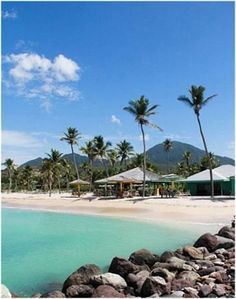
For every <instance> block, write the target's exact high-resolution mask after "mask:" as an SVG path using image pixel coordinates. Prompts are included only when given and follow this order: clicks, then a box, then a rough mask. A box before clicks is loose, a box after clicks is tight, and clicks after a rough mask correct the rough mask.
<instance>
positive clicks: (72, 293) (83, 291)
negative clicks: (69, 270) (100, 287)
mask: <svg viewBox="0 0 236 299" xmlns="http://www.w3.org/2000/svg"><path fill="white" fill-rule="evenodd" d="M93 291H94V288H93V287H92V286H90V285H85V284H81V285H72V286H70V287H69V288H67V290H66V297H69V298H89V297H91V296H92V294H93Z"/></svg>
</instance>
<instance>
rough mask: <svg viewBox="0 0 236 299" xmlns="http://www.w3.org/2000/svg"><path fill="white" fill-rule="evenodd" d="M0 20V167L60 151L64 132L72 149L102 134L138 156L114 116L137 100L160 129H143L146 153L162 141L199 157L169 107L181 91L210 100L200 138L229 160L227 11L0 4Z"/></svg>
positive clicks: (207, 6)
mask: <svg viewBox="0 0 236 299" xmlns="http://www.w3.org/2000/svg"><path fill="white" fill-rule="evenodd" d="M186 10H188V14H185V11H186ZM2 11H3V13H2V38H3V41H4V42H3V46H2V55H3V64H2V74H3V84H2V99H3V100H2V162H3V161H4V160H5V159H6V158H12V159H13V160H14V161H15V163H16V164H18V165H21V164H22V163H24V162H27V161H29V160H32V159H35V157H42V155H43V154H42V153H47V152H49V151H50V149H51V148H56V149H58V150H59V151H60V152H63V153H67V152H69V147H68V145H67V144H66V143H65V142H62V141H60V140H59V138H60V137H62V135H63V132H65V131H66V128H67V127H69V126H71V127H76V128H77V129H78V130H79V131H80V132H81V133H82V135H83V136H84V138H83V139H81V140H80V141H79V146H80V147H81V146H82V145H83V144H84V142H85V141H87V140H89V139H92V138H93V137H94V136H96V135H102V136H104V138H105V140H109V141H111V142H112V144H113V146H115V145H116V144H117V143H118V142H120V141H121V140H123V139H126V140H127V141H129V142H130V143H131V144H132V145H133V146H134V149H135V152H137V153H140V152H142V141H141V138H140V134H141V132H140V130H139V127H138V126H137V124H136V123H135V122H134V119H133V118H132V116H131V115H129V114H128V113H127V112H125V111H123V107H125V106H127V105H128V102H129V101H130V100H133V99H138V98H139V97H140V96H141V95H143V94H144V95H145V97H147V98H148V99H149V100H150V104H151V105H152V104H153V105H154V104H159V107H158V109H157V114H156V115H155V116H154V117H153V118H152V119H151V121H153V122H154V123H156V124H158V125H159V126H160V127H161V128H162V129H163V132H159V131H157V130H155V129H152V128H145V132H146V141H147V148H151V147H153V146H154V145H156V144H159V143H162V142H163V141H164V140H165V139H166V138H170V139H171V140H172V141H174V140H175V141H179V142H183V143H188V144H191V145H193V146H195V147H198V148H200V149H203V144H202V140H201V137H200V133H199V129H198V127H197V121H196V117H195V115H194V113H193V111H191V109H189V108H188V107H185V106H184V105H183V104H182V103H180V102H178V101H177V98H178V96H180V95H187V96H188V89H189V87H190V86H191V85H203V86H205V87H206V91H205V97H208V96H210V95H212V94H215V93H216V94H218V96H217V97H216V98H214V99H213V100H212V101H211V102H210V103H209V105H207V106H206V107H204V109H203V110H201V114H200V117H201V120H202V126H203V130H204V133H205V137H206V141H207V145H208V149H209V151H211V152H213V153H214V154H215V155H220V156H225V157H230V158H232V159H235V156H234V3H233V2H210V3H209V2H185V3H183V2H165V3H163V2H152V3H150V2H147V3H142V2H140V3H125V2H124V3H120V2H113V3H99V2H91V3H88V2H81V3H80V2H70V3H66V2H61V3H60V2H57V3H53V2H41V3H40V2H35V3H33V2H27V3H23V2H3V3H2ZM199 15H200V17H199ZM193 70H194V71H193ZM76 152H77V153H79V152H78V151H76ZM40 153H41V154H40ZM79 154H80V153H79Z"/></svg>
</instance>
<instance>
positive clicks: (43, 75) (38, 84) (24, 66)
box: [3, 53, 80, 111]
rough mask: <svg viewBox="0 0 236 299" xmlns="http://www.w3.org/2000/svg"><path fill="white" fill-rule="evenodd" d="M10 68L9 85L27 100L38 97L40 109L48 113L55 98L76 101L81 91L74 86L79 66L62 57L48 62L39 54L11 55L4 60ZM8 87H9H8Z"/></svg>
mask: <svg viewBox="0 0 236 299" xmlns="http://www.w3.org/2000/svg"><path fill="white" fill-rule="evenodd" d="M3 63H4V65H6V67H7V72H6V73H7V78H4V79H5V80H4V81H5V82H7V86H8V88H9V86H10V87H14V88H15V89H16V91H17V94H18V95H20V96H24V97H27V98H39V99H41V100H42V103H41V105H40V106H41V107H42V108H44V109H45V110H46V111H49V110H50V108H51V106H52V104H51V100H52V99H53V98H66V99H67V100H76V99H78V98H79V91H78V90H77V88H76V87H74V86H73V83H74V82H76V81H78V80H79V79H80V78H79V71H80V67H79V65H78V64H77V63H76V62H75V61H73V60H72V59H70V58H67V57H65V56H64V55H62V54H60V55H58V56H56V57H55V58H54V59H52V60H51V59H49V58H47V57H45V56H43V55H39V54H36V53H20V54H10V55H6V56H4V57H3ZM5 86H6V85H5Z"/></svg>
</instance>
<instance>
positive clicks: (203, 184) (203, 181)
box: [181, 165, 235, 196]
mask: <svg viewBox="0 0 236 299" xmlns="http://www.w3.org/2000/svg"><path fill="white" fill-rule="evenodd" d="M212 174H213V180H214V194H215V195H234V194H235V193H234V180H235V167H234V166H233V165H221V166H219V167H216V168H214V169H213V170H212ZM181 181H182V182H185V183H186V186H187V188H188V190H189V191H190V194H191V195H193V196H194V195H198V196H204V195H210V193H211V185H210V174H209V169H206V170H203V171H201V172H199V173H196V174H194V175H191V176H189V177H188V178H186V179H184V180H181Z"/></svg>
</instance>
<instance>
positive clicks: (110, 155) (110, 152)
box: [107, 149, 118, 168]
mask: <svg viewBox="0 0 236 299" xmlns="http://www.w3.org/2000/svg"><path fill="white" fill-rule="evenodd" d="M107 156H108V159H109V161H110V164H111V167H112V168H114V167H115V165H116V162H117V159H118V152H117V150H115V149H110V150H108V152H107Z"/></svg>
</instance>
